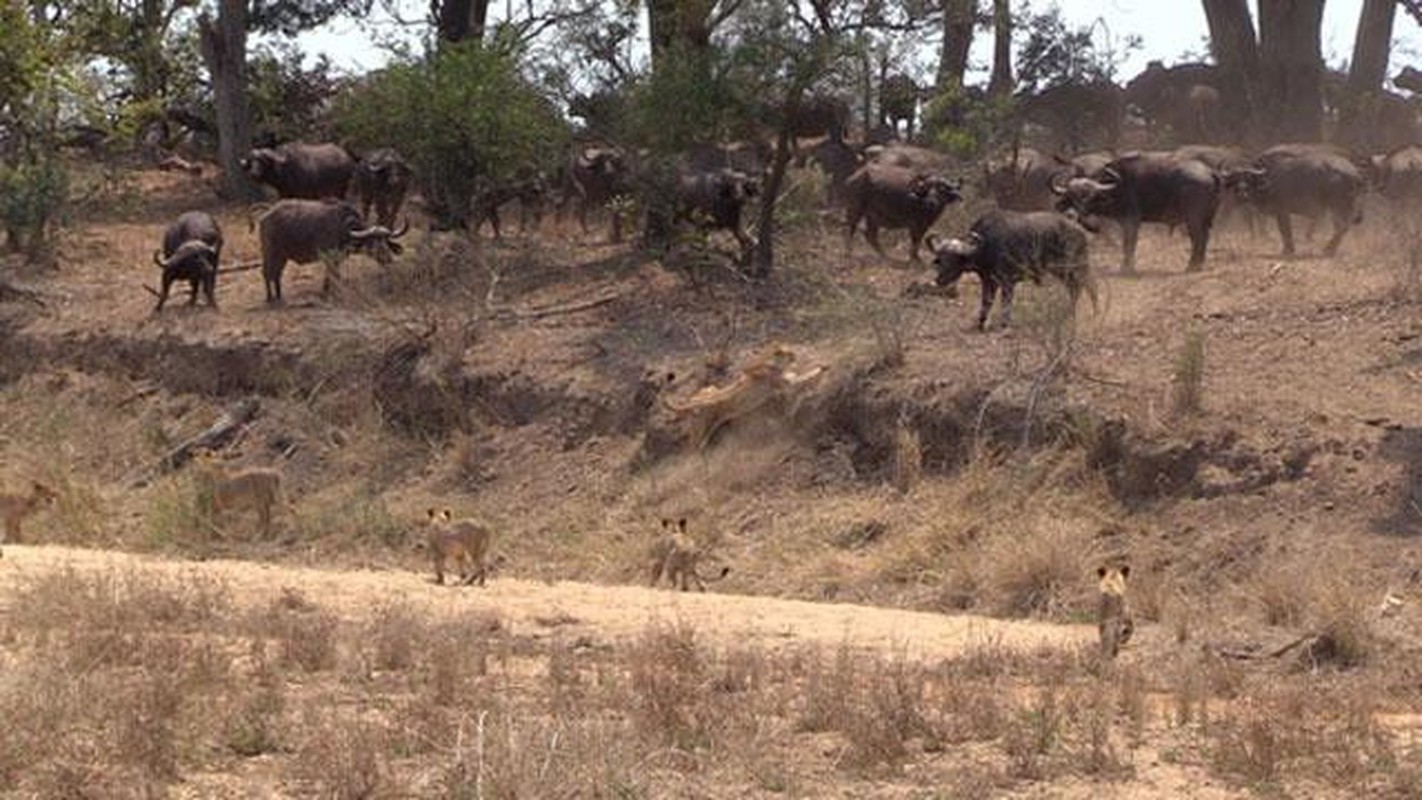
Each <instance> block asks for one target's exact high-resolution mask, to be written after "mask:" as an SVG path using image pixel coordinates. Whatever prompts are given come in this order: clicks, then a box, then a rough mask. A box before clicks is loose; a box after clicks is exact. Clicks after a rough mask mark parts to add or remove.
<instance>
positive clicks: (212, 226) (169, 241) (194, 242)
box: [153, 211, 222, 314]
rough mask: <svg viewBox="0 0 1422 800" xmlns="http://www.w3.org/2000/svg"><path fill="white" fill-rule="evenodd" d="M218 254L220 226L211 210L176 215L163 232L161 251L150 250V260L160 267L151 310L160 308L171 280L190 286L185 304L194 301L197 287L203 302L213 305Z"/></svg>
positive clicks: (195, 300)
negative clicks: (205, 300) (155, 302)
mask: <svg viewBox="0 0 1422 800" xmlns="http://www.w3.org/2000/svg"><path fill="white" fill-rule="evenodd" d="M221 257H222V228H220V227H219V226H218V224H217V220H215V219H213V218H212V215H211V214H209V213H207V212H206V211H188V212H186V213H183V214H180V215H178V218H177V219H176V220H174V221H173V224H172V225H169V226H168V230H167V231H165V232H164V233H163V250H162V252H161V253H160V252H154V253H153V263H155V264H157V265H158V266H159V267H160V268H161V269H162V270H163V277H162V281H163V283H162V288H161V289H160V290H159V293H158V306H157V308H154V309H153V312H154V313H155V314H156V313H158V312H159V311H162V310H163V304H164V303H166V302H167V301H168V290H169V288H170V287H172V285H173V282H174V281H187V282H188V285H189V286H190V287H191V288H192V292H191V294H189V296H188V305H193V304H194V303H196V302H197V296H198V290H199V289H201V290H202V293H203V296H205V297H206V298H207V304H208V305H209V306H211V307H212V308H217V297H216V292H217V262H218V260H219V259H220V258H221Z"/></svg>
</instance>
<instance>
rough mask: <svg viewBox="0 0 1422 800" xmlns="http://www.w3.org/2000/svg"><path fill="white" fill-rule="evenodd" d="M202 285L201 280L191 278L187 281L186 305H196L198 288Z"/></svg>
mask: <svg viewBox="0 0 1422 800" xmlns="http://www.w3.org/2000/svg"><path fill="white" fill-rule="evenodd" d="M201 285H202V279H201V278H193V279H192V280H189V281H188V305H190V306H195V305H197V295H198V287H199V286H201Z"/></svg>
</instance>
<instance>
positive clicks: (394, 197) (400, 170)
mask: <svg viewBox="0 0 1422 800" xmlns="http://www.w3.org/2000/svg"><path fill="white" fill-rule="evenodd" d="M413 179H414V171H413V170H411V169H410V165H409V164H408V163H406V162H405V159H403V158H401V157H400V154H399V153H397V152H395V151H394V150H392V149H390V148H388V147H385V148H381V149H379V150H373V151H371V152H370V153H368V154H367V155H366V156H365V158H362V159H361V160H360V163H359V164H357V165H356V170H355V196H356V199H357V200H358V201H359V202H360V213H361V216H362V217H364V218H366V219H370V218H371V216H370V211H371V209H372V208H374V209H375V221H376V222H377V223H379V224H381V225H384V226H385V227H387V228H389V227H391V226H393V225H394V224H395V218H396V217H398V216H399V215H400V207H401V206H402V205H404V204H405V195H406V194H408V193H409V191H410V183H411V182H412V181H413Z"/></svg>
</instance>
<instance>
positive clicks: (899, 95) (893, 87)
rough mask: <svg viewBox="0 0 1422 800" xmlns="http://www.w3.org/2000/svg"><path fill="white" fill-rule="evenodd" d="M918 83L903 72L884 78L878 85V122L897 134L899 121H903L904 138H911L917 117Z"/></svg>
mask: <svg viewBox="0 0 1422 800" xmlns="http://www.w3.org/2000/svg"><path fill="white" fill-rule="evenodd" d="M919 94H920V91H919V88H918V84H917V83H915V82H914V79H913V78H910V77H909V76H907V75H904V74H901V73H900V74H895V75H890V76H888V77H886V78H884V83H883V85H881V86H880V87H879V124H880V125H887V126H889V128H890V129H891V130H893V131H894V133H895V135H897V134H898V130H899V122H903V123H904V138H905V139H911V138H913V126H914V122H915V121H916V119H917V117H918V97H919Z"/></svg>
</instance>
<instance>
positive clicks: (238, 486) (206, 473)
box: [196, 453, 282, 536]
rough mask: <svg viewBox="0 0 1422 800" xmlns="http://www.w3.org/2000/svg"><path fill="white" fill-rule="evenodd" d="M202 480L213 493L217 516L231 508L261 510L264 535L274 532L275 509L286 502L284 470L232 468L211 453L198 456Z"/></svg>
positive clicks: (214, 513) (259, 513)
mask: <svg viewBox="0 0 1422 800" xmlns="http://www.w3.org/2000/svg"><path fill="white" fill-rule="evenodd" d="M196 460H197V463H198V465H199V468H200V469H199V471H198V475H199V480H201V481H202V482H203V484H204V485H205V486H206V488H207V489H208V490H209V491H210V492H211V493H212V513H213V515H214V516H216V515H218V514H222V513H224V512H228V511H241V510H249V511H256V512H257V521H258V523H259V524H260V525H261V529H262V535H263V536H270V535H271V532H272V509H274V508H276V507H277V506H280V505H281V504H282V491H281V473H280V472H278V471H277V470H275V469H272V468H270V467H248V468H247V469H242V470H236V471H229V470H228V469H227V468H226V467H223V466H222V465H220V464H218V463H217V461H216V460H215V459H214V458H213V457H212V455H211V454H210V453H203V454H200V455H199V456H198V457H197V459H196Z"/></svg>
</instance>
